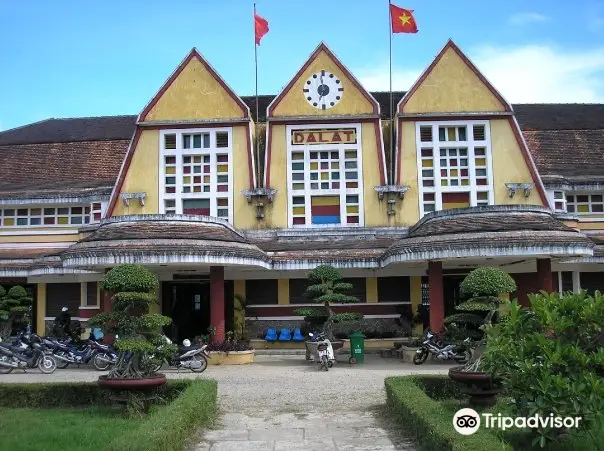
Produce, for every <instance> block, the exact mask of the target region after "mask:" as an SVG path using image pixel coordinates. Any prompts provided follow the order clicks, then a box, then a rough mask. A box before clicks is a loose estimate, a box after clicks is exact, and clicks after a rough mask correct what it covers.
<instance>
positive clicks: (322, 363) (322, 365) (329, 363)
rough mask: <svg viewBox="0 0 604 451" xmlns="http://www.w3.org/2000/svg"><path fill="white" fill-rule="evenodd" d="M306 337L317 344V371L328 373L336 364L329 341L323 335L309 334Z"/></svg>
mask: <svg viewBox="0 0 604 451" xmlns="http://www.w3.org/2000/svg"><path fill="white" fill-rule="evenodd" d="M308 335H309V337H310V338H311V340H313V341H316V342H317V354H316V362H317V363H318V364H319V369H320V370H324V371H329V368H331V367H333V365H334V363H335V362H336V357H335V354H334V352H333V346H332V345H331V341H329V339H328V338H327V337H326V336H325V334H323V333H319V334H313V333H312V332H309V334H308Z"/></svg>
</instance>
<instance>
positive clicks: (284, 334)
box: [279, 327, 292, 341]
mask: <svg viewBox="0 0 604 451" xmlns="http://www.w3.org/2000/svg"><path fill="white" fill-rule="evenodd" d="M291 339H292V331H291V330H290V329H288V328H286V327H284V328H283V329H281V333H280V334H279V341H290V340H291Z"/></svg>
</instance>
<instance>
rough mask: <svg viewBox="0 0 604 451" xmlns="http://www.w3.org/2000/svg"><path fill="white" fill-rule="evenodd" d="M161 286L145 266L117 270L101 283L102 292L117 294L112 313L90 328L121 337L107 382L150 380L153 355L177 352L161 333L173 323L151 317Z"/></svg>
mask: <svg viewBox="0 0 604 451" xmlns="http://www.w3.org/2000/svg"><path fill="white" fill-rule="evenodd" d="M158 286H159V282H158V280H157V277H156V276H155V274H153V273H152V272H151V271H149V270H148V269H147V268H145V267H144V266H142V265H132V264H125V265H120V266H116V267H115V268H113V269H111V270H110V271H109V272H108V273H107V274H106V275H105V278H104V279H103V281H102V282H101V288H102V289H103V290H106V291H111V292H113V293H115V294H114V295H113V297H112V299H111V300H112V307H113V311H111V312H103V313H100V314H98V315H96V316H95V317H93V318H91V319H90V320H88V324H89V325H90V326H92V327H100V328H102V329H103V330H104V331H105V332H106V333H107V332H109V333H114V334H116V335H117V336H118V337H119V338H118V339H117V340H116V342H115V347H116V349H117V350H118V352H119V357H118V361H117V364H116V365H115V366H114V367H113V368H112V369H111V371H110V372H109V375H108V376H107V378H108V379H139V378H143V377H146V376H149V375H150V374H151V372H152V369H153V366H154V365H153V363H154V362H153V361H152V359H150V358H149V356H150V355H154V356H155V358H156V359H163V358H166V357H169V356H170V355H171V354H172V353H173V352H175V350H176V346H175V345H168V344H167V343H166V342H165V340H164V338H163V335H162V333H161V329H162V327H165V326H168V325H169V324H170V323H171V322H172V319H171V318H169V317H167V316H163V315H159V314H155V313H149V307H150V306H151V304H152V303H153V302H155V301H156V294H155V293H156V290H157V288H158Z"/></svg>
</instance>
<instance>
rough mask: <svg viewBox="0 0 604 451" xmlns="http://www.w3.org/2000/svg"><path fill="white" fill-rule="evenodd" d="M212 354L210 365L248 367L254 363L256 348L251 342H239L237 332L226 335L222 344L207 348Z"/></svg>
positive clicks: (218, 343)
mask: <svg viewBox="0 0 604 451" xmlns="http://www.w3.org/2000/svg"><path fill="white" fill-rule="evenodd" d="M207 350H208V352H209V353H210V358H209V360H208V364H210V365H246V364H249V363H254V354H255V351H254V348H253V347H252V345H251V344H250V342H249V340H239V339H237V337H236V334H235V332H233V331H229V332H227V333H226V339H225V340H224V341H222V342H213V343H210V344H209V345H208V347H207Z"/></svg>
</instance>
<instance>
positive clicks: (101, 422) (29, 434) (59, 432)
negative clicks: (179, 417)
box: [0, 407, 144, 451]
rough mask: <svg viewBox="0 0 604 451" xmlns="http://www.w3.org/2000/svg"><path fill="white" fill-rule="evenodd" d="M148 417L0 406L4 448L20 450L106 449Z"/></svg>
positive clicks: (0, 435) (92, 410)
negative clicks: (135, 417) (130, 417)
mask: <svg viewBox="0 0 604 451" xmlns="http://www.w3.org/2000/svg"><path fill="white" fill-rule="evenodd" d="M143 421H144V420H140V419H128V418H125V417H124V416H123V415H122V414H121V412H120V411H119V410H115V409H111V408H102V407H96V408H95V407H90V408H83V409H56V410H55V409H53V410H45V409H8V408H0V449H2V450H19V451H39V450H44V451H80V450H81V451H88V450H102V449H103V448H104V447H105V446H107V445H108V444H109V443H110V442H111V441H113V440H115V438H116V437H117V436H119V435H122V434H124V433H125V432H126V431H128V430H130V429H132V428H138V427H139V426H140V425H141V424H142V422H143Z"/></svg>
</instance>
